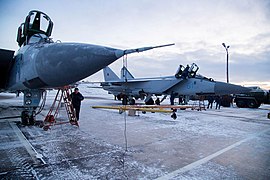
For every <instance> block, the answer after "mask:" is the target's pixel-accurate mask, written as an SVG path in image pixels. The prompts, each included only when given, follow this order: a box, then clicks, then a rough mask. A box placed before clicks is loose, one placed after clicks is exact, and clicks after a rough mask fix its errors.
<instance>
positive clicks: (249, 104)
mask: <svg viewBox="0 0 270 180" xmlns="http://www.w3.org/2000/svg"><path fill="white" fill-rule="evenodd" d="M247 106H248V107H249V108H258V107H259V106H260V105H258V103H256V101H255V100H249V101H248V102H247Z"/></svg>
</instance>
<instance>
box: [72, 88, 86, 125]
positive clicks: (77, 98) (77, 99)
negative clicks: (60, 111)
mask: <svg viewBox="0 0 270 180" xmlns="http://www.w3.org/2000/svg"><path fill="white" fill-rule="evenodd" d="M70 97H71V101H72V105H73V108H74V109H75V112H76V118H77V120H78V121H79V117H80V109H81V101H82V100H83V99H84V97H83V95H82V94H81V93H80V92H79V89H78V88H75V89H74V92H73V93H71V95H70Z"/></svg>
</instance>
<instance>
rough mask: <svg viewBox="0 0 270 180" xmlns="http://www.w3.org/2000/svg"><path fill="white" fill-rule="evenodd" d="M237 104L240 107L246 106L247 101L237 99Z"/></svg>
mask: <svg viewBox="0 0 270 180" xmlns="http://www.w3.org/2000/svg"><path fill="white" fill-rule="evenodd" d="M236 106H237V107H239V108H245V107H246V103H245V102H244V101H236Z"/></svg>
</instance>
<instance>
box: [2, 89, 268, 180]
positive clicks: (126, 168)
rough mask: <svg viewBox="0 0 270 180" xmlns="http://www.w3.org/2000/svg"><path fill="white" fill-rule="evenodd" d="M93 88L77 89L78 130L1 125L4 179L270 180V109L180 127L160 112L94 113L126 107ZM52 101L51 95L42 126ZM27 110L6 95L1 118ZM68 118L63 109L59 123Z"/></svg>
mask: <svg viewBox="0 0 270 180" xmlns="http://www.w3.org/2000/svg"><path fill="white" fill-rule="evenodd" d="M87 86H88V85H85V84H84V85H80V86H79V88H80V91H81V93H82V94H83V95H84V96H85V100H84V101H83V102H82V109H81V118H80V121H79V123H80V127H79V128H77V127H76V126H71V125H70V124H63V125H57V126H53V127H52V128H51V130H49V131H44V130H43V129H42V128H39V127H37V126H32V127H22V126H20V125H18V126H17V125H16V121H19V119H18V118H17V119H16V118H13V119H0V140H1V141H0V143H1V145H0V178H1V179H2V178H3V179H156V178H159V179H269V178H270V119H267V113H268V112H269V110H267V109H269V108H270V106H269V105H263V106H261V108H260V109H239V108H236V107H231V108H223V107H221V109H220V110H215V109H210V110H206V111H193V110H184V111H178V112H177V116H178V118H177V119H176V120H173V119H171V117H170V115H169V114H162V113H146V114H141V113H140V114H139V116H135V117H131V116H127V115H126V114H125V113H123V114H119V113H118V111H116V110H105V109H92V108H91V106H93V105H119V104H120V102H119V101H114V100H113V97H112V95H108V94H107V93H106V92H105V91H103V90H101V89H90V88H87ZM54 94H55V91H51V92H49V93H48V98H47V103H46V106H45V110H44V112H43V113H42V114H41V115H38V116H37V119H38V120H43V119H44V116H45V114H46V112H47V111H48V109H49V106H50V104H51V102H52V100H53V98H54ZM21 104H22V97H18V98H15V96H14V95H9V94H0V117H7V116H13V115H19V114H20V111H21V109H20V108H19V107H18V106H20V105H21ZM10 106H12V107H10ZM66 119H67V116H66V112H65V111H64V109H62V111H61V112H60V116H59V121H61V120H66ZM125 121H126V128H125ZM125 130H126V131H125ZM21 132H22V133H21ZM125 132H126V133H125ZM125 135H126V139H125ZM25 137H26V139H25ZM126 145H127V151H126Z"/></svg>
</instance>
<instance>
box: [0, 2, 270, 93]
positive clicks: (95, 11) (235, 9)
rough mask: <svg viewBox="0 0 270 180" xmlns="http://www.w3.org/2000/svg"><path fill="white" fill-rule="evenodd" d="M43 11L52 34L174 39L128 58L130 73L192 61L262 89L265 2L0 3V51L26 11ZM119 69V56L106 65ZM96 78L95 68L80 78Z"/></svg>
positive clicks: (96, 40) (269, 76)
mask: <svg viewBox="0 0 270 180" xmlns="http://www.w3.org/2000/svg"><path fill="white" fill-rule="evenodd" d="M33 9H37V10H40V11H43V12H45V13H46V14H48V15H49V16H50V17H51V19H52V21H53V22H54V30H53V33H52V37H53V39H54V40H55V41H56V40H61V41H62V42H83V43H90V44H98V45H105V46H109V47H114V48H120V49H128V48H137V47H142V46H149V45H150V46H154V45H160V44H166V43H175V44H176V45H175V46H173V47H166V48H162V49H155V50H152V51H148V52H143V53H139V54H134V55H129V56H128V68H129V69H130V71H131V72H132V73H133V75H134V76H135V77H152V76H163V75H173V74H174V73H175V71H176V70H177V68H178V66H179V64H183V65H186V64H191V63H193V62H195V63H196V64H197V65H198V66H199V67H200V70H199V73H200V74H202V75H205V76H207V77H211V78H213V79H215V80H219V81H224V82H226V71H225V70H226V66H225V65H226V51H225V49H224V47H223V46H222V45H221V44H222V43H223V42H224V43H225V44H226V45H229V46H230V48H229V54H230V56H229V68H230V70H229V73H230V82H232V83H236V84H245V85H256V84H257V85H259V84H260V86H261V87H264V88H267V89H270V0H201V1H195V0H77V1H72V0H69V1H63V0H57V1H54V0H46V1H34V0H20V1H19V0H12V1H10V0H0V28H1V30H0V37H1V38H0V48H4V49H13V50H17V49H18V46H17V43H16V36H17V28H18V26H19V25H20V24H21V23H22V22H23V21H24V20H25V16H26V15H27V14H28V12H29V11H30V10H33ZM111 67H112V69H113V70H115V71H116V72H117V74H119V73H120V69H121V67H122V60H118V61H117V62H115V63H113V64H112V65H111ZM88 79H90V80H92V81H98V80H103V78H102V73H101V72H98V73H97V74H95V75H93V76H92V77H90V78H88Z"/></svg>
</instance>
